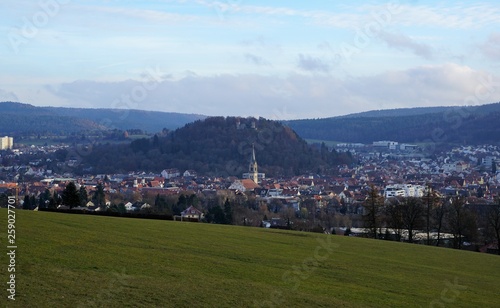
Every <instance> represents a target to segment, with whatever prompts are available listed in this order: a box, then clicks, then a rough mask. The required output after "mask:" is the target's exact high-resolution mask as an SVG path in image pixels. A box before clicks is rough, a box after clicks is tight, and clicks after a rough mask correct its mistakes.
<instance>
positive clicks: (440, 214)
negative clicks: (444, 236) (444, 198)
mask: <svg viewBox="0 0 500 308" xmlns="http://www.w3.org/2000/svg"><path fill="white" fill-rule="evenodd" d="M447 211H448V206H447V205H446V204H438V206H436V207H435V209H434V211H433V217H434V221H435V223H436V231H437V239H436V246H439V241H440V240H441V230H442V229H443V226H444V217H445V216H446V213H447Z"/></svg>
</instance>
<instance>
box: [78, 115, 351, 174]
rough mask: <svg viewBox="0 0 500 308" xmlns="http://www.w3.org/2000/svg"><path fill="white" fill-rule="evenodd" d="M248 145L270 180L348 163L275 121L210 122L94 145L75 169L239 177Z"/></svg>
mask: <svg viewBox="0 0 500 308" xmlns="http://www.w3.org/2000/svg"><path fill="white" fill-rule="evenodd" d="M238 123H239V124H238ZM253 126H255V128H253ZM252 146H253V147H255V151H256V155H257V161H258V163H259V172H265V173H267V174H269V175H274V176H279V175H294V174H301V173H305V172H318V171H321V172H326V171H327V169H328V168H329V166H332V165H335V164H338V163H349V162H351V157H350V156H348V155H346V154H338V153H336V152H329V151H328V150H327V149H326V147H319V148H313V147H311V146H310V145H308V144H307V143H306V142H305V141H304V140H303V139H302V138H300V137H299V136H298V135H297V134H296V133H295V132H294V131H293V130H292V129H291V128H289V127H286V126H283V125H282V124H281V123H279V122H275V121H270V120H266V119H263V118H260V119H253V118H241V119H240V118H235V117H227V118H224V117H212V118H207V119H205V120H198V121H195V122H193V123H190V124H187V125H185V126H184V127H182V128H180V129H177V130H175V131H173V132H171V133H170V134H168V135H167V136H165V137H158V136H155V137H154V138H151V139H139V140H135V141H133V142H132V143H131V144H129V145H124V144H122V145H99V146H94V147H93V150H92V152H91V154H90V155H88V156H86V157H85V158H84V160H83V162H82V164H81V166H80V168H81V170H82V171H83V170H90V169H88V168H90V167H91V168H92V171H93V172H98V173H116V172H127V171H131V170H144V171H153V172H160V171H161V170H163V169H166V168H178V169H179V170H186V169H193V170H195V171H197V172H199V173H202V174H213V175H234V176H239V177H241V174H242V173H244V172H247V171H248V164H249V159H250V155H251V152H252Z"/></svg>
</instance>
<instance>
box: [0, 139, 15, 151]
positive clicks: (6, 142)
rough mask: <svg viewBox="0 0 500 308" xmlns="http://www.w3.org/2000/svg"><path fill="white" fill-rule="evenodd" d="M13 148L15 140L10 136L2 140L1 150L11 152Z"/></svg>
mask: <svg viewBox="0 0 500 308" xmlns="http://www.w3.org/2000/svg"><path fill="white" fill-rule="evenodd" d="M13 146H14V138H12V137H8V136H5V137H2V138H0V150H11V149H12V147H13Z"/></svg>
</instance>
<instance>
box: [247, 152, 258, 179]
mask: <svg viewBox="0 0 500 308" xmlns="http://www.w3.org/2000/svg"><path fill="white" fill-rule="evenodd" d="M248 173H249V178H250V179H252V180H253V181H254V182H255V183H258V181H259V171H258V166H257V159H256V158H255V146H254V145H253V144H252V156H251V157H250V164H249V166H248Z"/></svg>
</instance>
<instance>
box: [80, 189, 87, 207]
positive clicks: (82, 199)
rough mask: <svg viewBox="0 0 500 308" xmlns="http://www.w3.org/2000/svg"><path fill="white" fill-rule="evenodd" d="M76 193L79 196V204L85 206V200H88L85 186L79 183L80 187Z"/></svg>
mask: <svg viewBox="0 0 500 308" xmlns="http://www.w3.org/2000/svg"><path fill="white" fill-rule="evenodd" d="M78 195H79V197H80V205H81V206H86V205H87V202H89V196H88V194H87V189H86V188H85V186H83V185H81V186H80V189H79V191H78Z"/></svg>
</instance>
